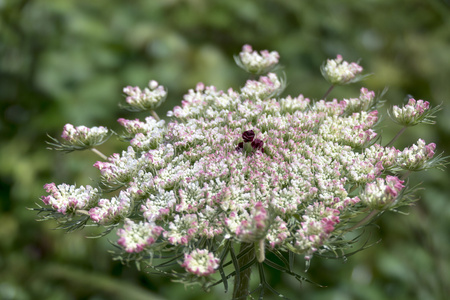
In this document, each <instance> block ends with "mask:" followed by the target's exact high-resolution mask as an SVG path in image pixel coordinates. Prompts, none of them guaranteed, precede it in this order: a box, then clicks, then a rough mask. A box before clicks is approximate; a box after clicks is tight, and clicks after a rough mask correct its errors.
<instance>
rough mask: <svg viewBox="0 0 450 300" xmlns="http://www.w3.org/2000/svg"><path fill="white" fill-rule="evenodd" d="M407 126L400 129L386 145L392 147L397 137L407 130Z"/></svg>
mask: <svg viewBox="0 0 450 300" xmlns="http://www.w3.org/2000/svg"><path fill="white" fill-rule="evenodd" d="M406 128H407V127H403V128H402V129H400V131H399V132H398V133H397V134H396V135H395V136H394V138H393V139H392V140H391V141H390V142H389V143H387V145H386V146H385V147H390V146H391V145H392V144H393V143H394V142H395V141H396V140H397V139H398V137H399V136H400V135H401V134H402V133H403V132H404V131H405V130H406Z"/></svg>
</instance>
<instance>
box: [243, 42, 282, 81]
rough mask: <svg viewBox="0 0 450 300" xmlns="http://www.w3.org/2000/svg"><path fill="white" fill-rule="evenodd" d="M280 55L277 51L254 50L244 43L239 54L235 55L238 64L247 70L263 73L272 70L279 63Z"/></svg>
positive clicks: (253, 72)
mask: <svg viewBox="0 0 450 300" xmlns="http://www.w3.org/2000/svg"><path fill="white" fill-rule="evenodd" d="M279 58H280V55H279V54H278V52H277V51H271V52H269V51H267V50H262V51H260V52H259V53H258V52H257V51H254V50H253V48H252V46H250V45H244V46H243V47H242V52H240V53H239V56H235V57H234V59H235V61H236V64H237V65H238V66H239V67H241V68H242V69H244V70H245V71H247V72H249V73H252V74H256V75H261V74H266V73H268V72H270V71H272V70H273V69H274V68H275V67H276V65H277V64H278V60H279Z"/></svg>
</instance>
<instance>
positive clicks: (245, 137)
mask: <svg viewBox="0 0 450 300" xmlns="http://www.w3.org/2000/svg"><path fill="white" fill-rule="evenodd" d="M254 138H255V133H254V132H253V130H247V131H244V133H243V134H242V139H243V140H244V142H245V143H248V142H251V141H253V139H254Z"/></svg>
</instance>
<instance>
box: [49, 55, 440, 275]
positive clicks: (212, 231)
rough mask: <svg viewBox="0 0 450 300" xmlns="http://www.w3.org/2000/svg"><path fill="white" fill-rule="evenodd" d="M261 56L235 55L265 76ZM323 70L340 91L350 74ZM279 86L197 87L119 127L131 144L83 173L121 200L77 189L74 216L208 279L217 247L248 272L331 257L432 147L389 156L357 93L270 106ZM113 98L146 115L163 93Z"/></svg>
mask: <svg viewBox="0 0 450 300" xmlns="http://www.w3.org/2000/svg"><path fill="white" fill-rule="evenodd" d="M267 53H268V52H267ZM267 53H266V52H261V59H260V58H259V57H260V56H258V55H259V54H255V52H252V51H251V48H249V47H247V46H245V47H244V54H242V58H241V60H243V61H245V63H247V64H248V65H251V62H253V61H259V66H265V67H267V66H269V65H270V66H271V64H272V63H275V62H276V61H278V55H275V54H274V53H269V54H267ZM275 58H276V59H275ZM269 62H270V63H269ZM256 65H257V64H256ZM324 70H325V72H326V74H327V76H328V77H329V78H330V80H331V81H332V82H333V84H338V83H339V84H343V83H348V82H350V81H352V79H353V78H355V76H356V75H357V74H358V73H360V72H361V71H362V68H361V67H360V66H359V65H357V64H356V63H347V62H344V61H343V59H342V57H340V56H338V57H337V59H335V60H329V61H328V63H327V65H326V66H325V67H324ZM282 88H283V84H282V80H280V79H279V78H278V76H277V75H276V74H275V73H269V74H268V75H267V76H261V77H260V78H259V80H257V81H248V82H247V83H246V85H245V86H244V87H243V88H242V89H241V90H240V91H234V90H232V89H229V90H227V91H219V90H217V89H216V88H215V87H213V86H210V87H206V86H205V85H204V84H202V83H199V84H198V85H197V86H196V88H195V89H191V90H189V92H188V94H187V95H185V96H184V98H183V100H182V101H181V106H176V107H175V108H174V109H173V110H172V111H169V112H168V114H167V115H168V116H169V117H170V120H169V121H168V122H167V123H166V122H164V121H157V120H156V119H154V118H151V117H149V118H147V119H146V120H145V122H140V121H139V120H133V121H132V120H125V119H119V123H120V124H121V125H123V126H124V127H125V130H126V131H127V134H126V136H127V139H128V140H129V141H130V144H131V145H130V146H129V147H128V149H127V151H123V152H122V153H121V154H118V153H116V154H113V155H111V156H110V157H109V158H108V161H106V162H101V161H99V162H97V163H96V164H95V165H94V166H95V167H97V168H98V169H99V170H100V172H101V174H102V178H103V183H104V184H105V185H106V186H114V187H117V188H120V189H121V190H120V192H119V194H118V195H116V196H114V197H112V198H110V199H107V197H105V196H104V197H105V198H102V197H100V196H97V192H98V191H97V190H92V188H90V187H88V186H86V191H90V192H86V193H87V194H86V193H85V194H79V193H78V192H74V193H75V195H79V196H77V197H79V198H80V199H81V200H82V201H81V200H80V201H81V202H83V201H84V202H83V203H87V202H86V201H88V200H87V199H88V198H89V197H90V198H89V201H91V200H90V199H95V201H96V202H95V203H94V204H91V202H89V204H83V205H81V206H79V207H83V208H86V207H88V208H89V215H90V217H91V219H92V221H94V222H95V223H98V224H105V225H115V224H121V223H125V225H124V227H123V229H120V230H119V231H118V235H119V241H118V244H119V245H120V246H121V247H122V248H123V249H124V250H125V251H127V252H130V253H140V252H142V253H143V254H144V255H145V254H153V253H154V252H159V251H166V250H167V251H175V252H176V253H186V255H185V257H184V261H183V262H182V263H181V262H180V264H181V266H182V267H184V268H185V269H186V271H187V272H189V273H192V274H195V275H197V276H207V275H210V274H212V273H214V271H215V270H216V269H217V268H218V266H219V265H218V264H219V261H218V259H217V257H216V256H214V255H213V253H212V251H216V250H217V249H229V247H228V248H227V247H225V246H224V245H226V244H227V243H228V244H230V243H249V244H255V245H257V246H255V249H256V248H258V249H259V250H257V251H260V252H259V253H258V262H263V261H264V248H265V249H268V251H270V250H272V251H281V252H287V251H289V252H293V253H296V254H301V255H304V257H305V258H306V259H311V257H312V255H313V254H314V253H321V252H322V251H328V250H334V249H336V248H339V247H342V237H343V235H344V234H345V233H346V230H349V228H351V224H353V223H354V222H355V220H354V219H353V218H354V217H355V216H358V217H360V213H361V212H362V210H364V209H367V210H370V209H390V208H392V207H393V206H397V205H400V204H401V198H400V197H399V196H400V195H401V193H402V189H403V188H404V186H403V181H401V180H400V179H398V177H396V176H392V174H395V172H396V171H398V170H399V169H400V168H401V169H403V170H404V169H408V170H417V169H421V168H423V166H424V165H426V164H427V162H428V161H429V160H430V159H431V158H432V157H433V154H434V149H435V145H434V144H429V145H425V143H424V142H423V141H422V140H419V142H418V143H417V145H413V146H412V147H411V148H407V149H405V150H403V152H401V151H399V150H397V149H395V148H394V147H384V146H382V145H380V144H378V143H376V140H375V138H376V137H377V133H376V132H375V128H374V127H375V125H376V124H377V122H378V111H377V110H375V106H374V101H375V100H374V99H375V94H374V92H372V91H369V90H367V89H365V88H362V89H361V91H360V95H359V98H350V99H343V100H337V99H335V100H333V101H325V100H319V101H315V102H314V101H311V100H310V99H308V98H305V97H304V96H303V95H299V96H297V97H291V96H287V97H284V98H279V97H278V94H279V92H280V91H281V90H282ZM124 91H125V93H126V94H127V95H128V98H127V101H129V103H130V102H133V103H142V107H144V106H145V107H147V108H148V107H150V106H151V107H153V104H155V103H159V101H161V99H162V98H163V97H165V94H166V93H165V91H164V89H163V88H162V87H161V86H159V85H158V84H157V83H156V82H154V81H151V82H150V89H146V90H144V91H143V92H142V91H140V90H139V89H138V88H131V87H127V88H125V90H124ZM145 103H147V104H145ZM148 103H153V104H148ZM415 104H417V103H415ZM411 105H412V104H411ZM420 105H422V106H423V105H424V103H422V104H420ZM420 105H419V106H420ZM416 106H417V105H416ZM416 106H414V109H415V110H416V111H417V109H418V108H417V107H416ZM424 109H425V107H424ZM388 174H389V175H388ZM64 189H65V188H64ZM47 190H48V192H51V193H52V196H47V197H43V201H44V203H46V204H50V205H52V206H53V207H54V208H55V209H58V210H60V209H61V208H60V207H62V206H58V205H55V204H54V203H55V200H54V199H58V197H59V196H58V197H57V196H55V195H56V194H55V187H54V184H53V185H48V187H47ZM94 192H95V193H94ZM71 193H72V192H71ZM77 193H78V194H77ZM86 195H88V196H89V197H87V196H86ZM94 195H95V196H94ZM100 198H101V199H100ZM83 199H84V200H83ZM99 199H100V200H99ZM361 200H362V201H361ZM71 203H72V202H71ZM71 205H72V206H73V207H75V206H76V205H78V204H76V205H75V204H71ZM66 206H67V205H66ZM69 206H70V205H69ZM76 207H78V206H76ZM62 211H65V208H62ZM355 212H357V213H355ZM131 219H132V220H131ZM231 247H233V246H231ZM335 247H336V248H335ZM174 249H175V250H174ZM187 253H189V254H187ZM218 257H219V256H218Z"/></svg>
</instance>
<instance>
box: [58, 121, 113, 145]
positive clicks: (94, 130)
mask: <svg viewBox="0 0 450 300" xmlns="http://www.w3.org/2000/svg"><path fill="white" fill-rule="evenodd" d="M61 137H62V138H63V139H64V140H66V141H67V142H68V143H69V144H71V145H74V146H79V147H86V146H96V145H99V144H101V143H103V142H104V141H105V139H106V138H107V137H108V129H107V128H106V127H103V126H99V127H91V128H89V127H86V126H77V127H74V126H73V125H72V124H66V125H64V129H63V132H62V134H61Z"/></svg>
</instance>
